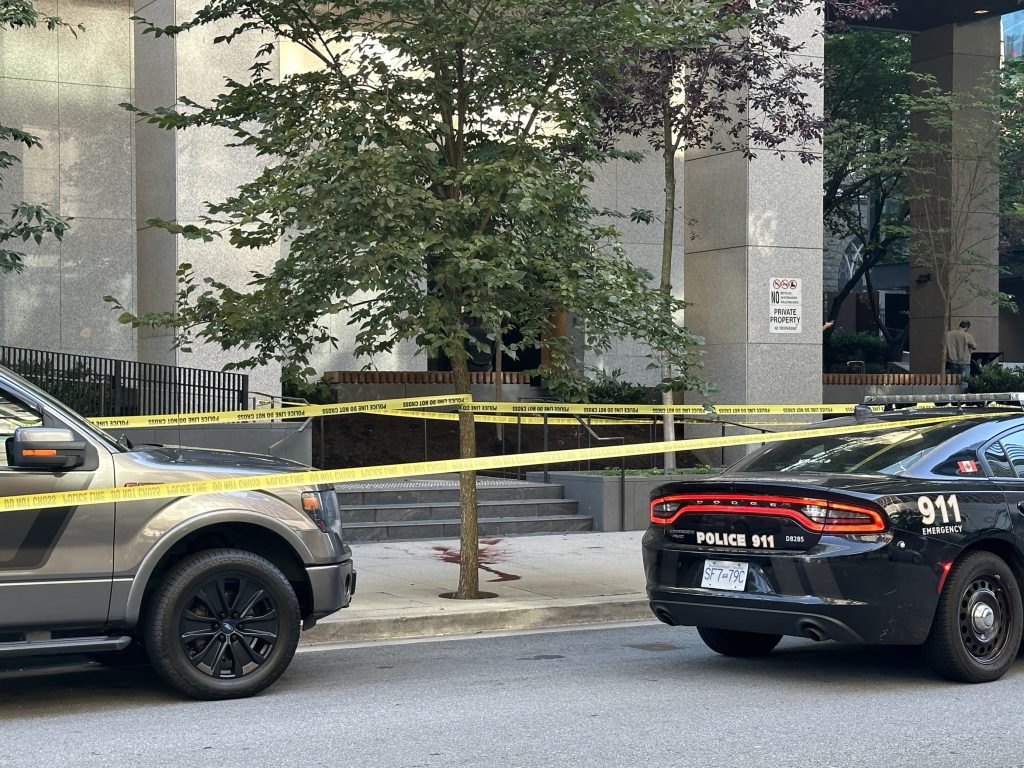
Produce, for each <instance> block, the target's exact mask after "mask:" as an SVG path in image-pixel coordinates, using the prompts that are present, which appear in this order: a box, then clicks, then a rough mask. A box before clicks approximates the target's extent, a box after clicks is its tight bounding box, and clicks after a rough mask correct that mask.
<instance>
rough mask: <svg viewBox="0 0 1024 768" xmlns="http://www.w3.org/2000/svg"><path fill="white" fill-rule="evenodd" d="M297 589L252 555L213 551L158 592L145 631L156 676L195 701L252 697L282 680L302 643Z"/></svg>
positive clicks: (180, 569)
mask: <svg viewBox="0 0 1024 768" xmlns="http://www.w3.org/2000/svg"><path fill="white" fill-rule="evenodd" d="M299 619H300V615H299V604H298V600H297V599H296V597H295V591H294V590H293V589H292V586H291V584H290V583H289V582H288V580H287V579H286V578H285V577H284V575H283V574H282V573H281V571H279V570H278V569H277V568H276V567H275V566H274V565H273V563H271V562H270V561H269V560H266V559H265V558H263V557H260V556H259V555H256V554H253V553H252V552H246V551H243V550H237V549H212V550H207V551H205V552H200V553H198V554H195V555H192V556H191V557H188V558H187V559H185V560H183V561H181V562H180V563H178V565H177V566H175V567H174V568H173V569H172V571H171V572H170V574H169V575H168V576H167V577H166V578H165V579H164V580H163V582H162V583H161V584H160V585H159V586H158V587H157V589H156V592H155V594H154V597H153V603H152V606H151V610H150V611H149V612H148V620H147V622H146V626H145V630H144V631H145V641H146V649H147V650H148V651H149V656H150V659H151V660H152V663H153V666H154V668H155V669H156V671H157V673H158V674H159V675H160V676H161V677H162V678H163V679H164V680H165V681H166V682H167V683H169V684H170V685H171V686H173V687H174V688H176V689H178V690H179V691H181V692H182V693H185V694H186V695H188V696H192V697H194V698H197V699H230V698H239V697H244V696H252V695H253V694H255V693H259V692H260V691H262V690H263V689H264V688H266V687H267V686H268V685H270V684H271V683H273V682H274V681H275V680H277V678H278V677H280V676H281V673H283V672H284V671H285V669H286V668H287V667H288V664H289V663H290V662H291V660H292V656H294V655H295V647H296V645H297V644H298V642H299Z"/></svg>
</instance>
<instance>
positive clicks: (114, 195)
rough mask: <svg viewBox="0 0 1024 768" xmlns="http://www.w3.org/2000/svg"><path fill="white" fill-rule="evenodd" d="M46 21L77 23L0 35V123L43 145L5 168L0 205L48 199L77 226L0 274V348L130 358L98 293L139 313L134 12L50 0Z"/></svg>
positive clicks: (124, 5) (105, 4)
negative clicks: (18, 268) (13, 270)
mask: <svg viewBox="0 0 1024 768" xmlns="http://www.w3.org/2000/svg"><path fill="white" fill-rule="evenodd" d="M36 7H37V9H38V10H39V11H40V12H42V13H47V14H57V13H58V12H59V15H60V16H62V17H63V18H64V19H65V20H67V21H69V22H73V23H75V24H82V25H84V26H85V31H84V32H79V33H78V36H77V37H76V36H74V35H72V34H71V33H70V32H68V31H66V30H61V31H59V32H50V31H48V30H46V29H45V25H44V26H42V27H41V28H38V29H35V30H17V31H7V32H3V33H0V115H2V116H3V123H4V124H5V125H9V126H12V127H15V128H20V129H22V130H24V131H27V132H29V133H32V134H34V135H36V136H37V137H39V139H40V140H41V141H42V144H43V146H42V149H29V150H25V149H23V148H21V147H20V145H19V147H18V148H14V147H13V145H10V144H5V147H4V148H5V149H6V150H8V151H13V152H14V153H15V154H16V155H17V156H19V157H20V158H21V159H22V163H21V164H20V165H15V166H14V167H13V168H11V169H9V170H7V171H4V172H3V180H4V185H3V189H2V190H0V209H3V210H4V211H5V214H6V213H8V212H9V210H10V208H11V206H12V204H13V203H15V202H18V201H21V200H25V201H27V202H33V203H40V202H45V203H47V204H48V205H49V206H50V207H51V209H52V210H54V211H55V212H57V213H60V214H62V215H64V216H70V217H73V218H74V221H72V222H71V230H70V231H69V232H68V233H67V235H66V236H65V238H64V241H63V242H57V241H56V240H53V239H48V240H46V241H44V242H43V243H42V244H41V245H39V246H36V245H34V244H28V245H26V247H25V248H24V250H25V251H26V252H27V257H26V259H25V270H24V272H22V273H21V274H19V275H2V276H0V344H7V345H12V346H20V347H31V348H37V349H47V350H56V351H61V352H75V353H80V354H89V355H100V356H110V357H134V356H135V333H134V332H133V331H132V330H131V329H130V328H129V327H127V326H123V325H119V324H118V323H117V321H116V314H115V313H112V312H111V310H110V308H109V306H108V305H107V304H105V303H104V302H103V296H104V295H105V294H112V295H114V296H116V297H118V298H119V299H121V300H122V301H123V302H124V303H125V305H126V306H128V307H129V308H134V307H135V282H136V263H135V162H134V130H133V123H132V119H131V116H130V115H129V113H128V112H126V111H125V110H123V109H121V107H119V106H118V105H119V104H120V103H121V102H126V101H131V100H132V98H133V87H134V83H133V51H132V46H133V41H132V30H131V22H129V21H128V17H129V15H130V14H131V10H132V9H131V4H130V3H129V2H127V1H126V0H125V1H119V0H62V2H61V3H60V7H59V9H58V7H57V3H56V2H53V1H51V0H46V1H44V2H41V3H36Z"/></svg>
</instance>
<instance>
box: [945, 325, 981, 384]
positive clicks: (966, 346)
mask: <svg viewBox="0 0 1024 768" xmlns="http://www.w3.org/2000/svg"><path fill="white" fill-rule="evenodd" d="M970 327H971V322H970V320H961V321H960V327H959V328H954V329H952V330H949V331H946V373H959V374H960V377H961V378H960V386H961V387H963V388H964V389H966V388H967V384H966V383H965V382H964V378H965V377H967V376H970V375H971V352H972V351H974V350H975V349H977V348H978V345H977V344H975V343H974V337H973V336H971V334H969V333H968V332H967V331H968V329H969V328H970Z"/></svg>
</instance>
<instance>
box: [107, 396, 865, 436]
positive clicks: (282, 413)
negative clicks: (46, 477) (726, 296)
mask: <svg viewBox="0 0 1024 768" xmlns="http://www.w3.org/2000/svg"><path fill="white" fill-rule="evenodd" d="M453 405H458V406H460V407H461V409H462V410H468V411H471V412H473V413H476V414H480V416H478V417H477V418H478V419H479V420H480V421H482V422H495V423H507V424H511V423H516V421H517V420H516V419H515V418H512V419H510V420H508V421H505V420H503V419H501V418H482V416H484V415H488V414H490V415H492V416H498V415H500V414H511V415H512V416H513V417H515V416H516V415H519V416H531V415H532V416H537V415H538V414H550V415H558V414H563V415H564V414H570V415H584V416H613V415H623V416H630V415H636V416H665V415H669V414H673V415H679V416H715V415H718V416H751V415H776V414H779V415H785V414H789V415H794V414H804V415H816V414H849V413H851V412H852V411H853V408H854V406H853V405H852V404H850V405H717V406H712V405H708V406H703V405H673V406H665V405H619V404H595V403H584V404H580V403H488V402H473V401H472V399H471V397H470V396H469V395H444V396H433V397H411V398H402V399H392V400H368V401H364V402H355V403H336V404H331V405H294V406H286V407H283V408H256V409H250V410H236V411H208V412H203V413H178V414H173V413H172V414H157V415H151V416H108V417H101V418H94V419H90V421H91V422H92V423H93V424H95V425H96V426H97V427H100V428H101V429H125V428H130V427H181V426H202V425H206V424H250V423H255V422H263V421H276V420H278V419H301V418H314V417H317V416H339V415H344V414H351V413H385V412H388V411H396V410H404V409H414V408H436V407H442V406H453ZM872 410H879V411H880V410H882V407H881V406H872ZM403 415H406V414H403ZM442 418H447V417H442ZM539 418H541V421H538V422H537V423H542V421H543V419H542V417H539ZM548 423H549V424H550V423H565V424H569V423H575V421H574V420H567V421H565V422H553V421H552V420H551V418H550V416H549V418H548ZM593 423H608V424H616V423H617V424H625V423H637V424H642V423H645V422H642V421H637V422H626V421H623V420H621V419H618V420H612V419H609V420H608V421H607V422H597V421H594V422H593Z"/></svg>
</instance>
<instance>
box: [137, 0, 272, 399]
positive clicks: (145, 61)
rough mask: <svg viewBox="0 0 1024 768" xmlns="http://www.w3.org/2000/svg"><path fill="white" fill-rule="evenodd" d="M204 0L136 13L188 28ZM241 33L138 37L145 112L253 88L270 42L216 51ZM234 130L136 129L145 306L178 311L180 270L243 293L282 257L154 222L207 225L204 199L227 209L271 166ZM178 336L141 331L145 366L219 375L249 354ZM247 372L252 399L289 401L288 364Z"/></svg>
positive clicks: (171, 0)
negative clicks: (185, 346) (255, 62)
mask: <svg viewBox="0 0 1024 768" xmlns="http://www.w3.org/2000/svg"><path fill="white" fill-rule="evenodd" d="M202 5H203V3H202V2H198V0H185V1H184V2H182V1H180V0H179V1H177V2H175V0H153V1H152V2H147V1H146V0H139V2H137V4H136V8H135V14H136V15H138V16H141V17H143V18H145V19H147V20H149V21H151V22H153V23H155V24H158V25H166V24H172V23H179V24H180V23H182V22H184V21H186V20H188V19H190V18H191V17H192V15H193V13H194V12H195V11H196V10H198V9H199V8H200V7H202ZM233 26H234V22H233V21H228V22H225V23H224V24H222V25H221V26H220V27H216V26H215V25H212V26H208V27H200V28H198V29H194V30H192V31H190V32H186V33H184V34H182V35H180V36H179V37H177V38H167V37H161V38H154V37H153V35H144V34H142V30H141V27H137V28H136V31H135V80H136V89H135V99H136V101H135V103H136V105H137V106H139V107H140V108H142V109H152V108H153V107H157V106H170V105H172V104H174V103H175V101H176V100H177V99H178V98H180V97H182V96H187V97H188V98H191V99H193V100H194V101H197V102H199V103H200V104H203V103H208V102H209V101H210V100H211V99H212V98H213V97H214V96H215V95H216V94H218V93H219V92H220V91H221V90H222V89H223V87H224V80H225V78H226V77H232V78H235V79H237V80H240V81H244V80H246V79H247V76H248V72H247V70H248V68H249V67H250V66H251V65H252V56H253V53H254V51H255V50H256V49H257V48H258V47H259V45H260V44H261V43H262V42H263V41H262V40H260V39H259V38H257V37H256V36H253V35H249V36H243V37H242V38H239V39H238V40H236V41H235V42H234V43H233V44H231V45H230V46H228V45H214V44H213V38H214V37H215V36H216V35H218V34H221V33H223V32H224V31H226V30H228V29H230V28H232V27H233ZM232 141H233V137H232V135H231V133H230V132H229V131H226V130H223V129H219V128H206V127H204V128H193V129H190V130H186V131H165V130H162V129H159V128H156V127H153V126H150V125H146V124H142V123H139V124H138V126H137V129H136V158H137V160H136V162H137V165H138V184H137V189H138V195H137V226H138V270H139V278H138V309H139V311H140V312H153V311H170V310H173V308H174V305H175V294H176V291H177V287H178V286H177V281H176V270H177V268H178V267H179V266H180V265H181V264H183V263H190V264H192V265H193V266H194V267H195V269H196V272H197V273H198V274H199V275H200V276H201V277H202V276H211V277H214V278H216V279H218V280H222V281H224V282H226V283H229V284H232V285H235V286H236V287H238V288H242V287H243V286H244V285H245V284H246V283H247V282H248V281H249V279H250V278H249V273H250V272H251V271H253V270H266V269H268V268H269V267H270V266H271V265H272V264H273V262H274V261H275V260H276V259H277V257H278V256H279V255H280V247H275V248H269V249H263V250H260V251H240V250H237V249H235V248H232V247H231V245H230V244H229V243H228V242H227V240H226V239H218V240H215V241H214V242H212V243H202V242H199V241H195V240H184V239H182V238H180V237H175V236H173V235H170V234H168V233H167V232H165V231H163V230H160V229H153V228H152V227H150V226H149V225H147V224H146V221H147V220H148V219H151V218H161V219H168V220H174V221H177V222H178V223H179V224H183V225H184V224H199V223H200V221H199V217H200V215H201V214H202V213H203V212H204V211H205V202H206V201H212V202H219V201H221V200H223V199H224V198H226V197H228V196H229V195H231V194H232V193H233V192H234V191H235V190H236V189H237V187H238V185H239V184H242V183H244V182H246V181H249V180H251V179H252V178H254V177H255V176H256V175H257V174H258V173H259V172H260V171H261V170H262V168H263V161H262V160H261V159H259V158H258V157H256V154H255V152H254V151H252V150H250V149H248V148H241V147H227V146H226V145H227V144H228V143H230V142H232ZM174 341H175V332H174V331H173V330H171V329H166V328H157V329H140V331H139V359H140V360H142V361H145V362H152V363H163V364H170V365H181V366H189V367H194V368H209V369H220V368H222V367H223V366H224V364H225V363H226V362H228V361H230V360H238V359H240V358H242V357H244V354H241V353H235V352H232V351H230V350H229V351H224V350H221V349H220V348H219V347H215V346H211V345H204V344H194V345H192V350H193V351H191V352H184V351H182V350H181V349H175V348H174ZM243 372H244V373H248V374H249V377H250V380H249V388H250V391H253V392H264V393H268V394H280V391H281V384H280V378H281V366H280V365H279V364H275V365H270V366H266V367H262V368H258V369H255V370H251V371H243Z"/></svg>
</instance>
